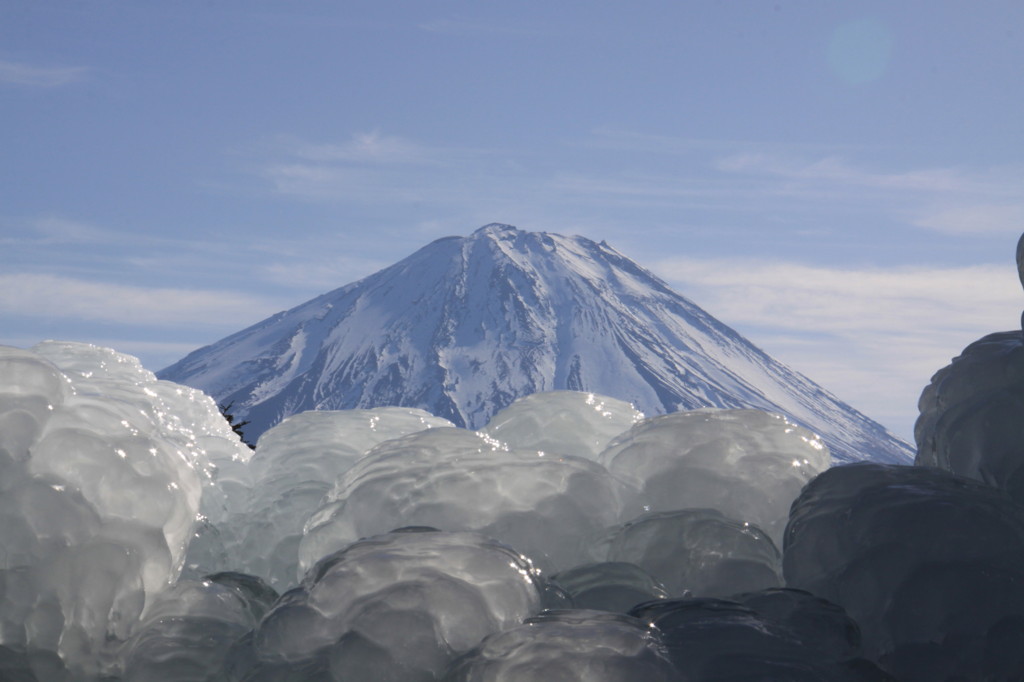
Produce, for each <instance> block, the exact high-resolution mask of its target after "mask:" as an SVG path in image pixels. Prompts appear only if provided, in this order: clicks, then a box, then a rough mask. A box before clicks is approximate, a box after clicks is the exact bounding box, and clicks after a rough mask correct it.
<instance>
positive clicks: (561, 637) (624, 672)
mask: <svg viewBox="0 0 1024 682" xmlns="http://www.w3.org/2000/svg"><path fill="white" fill-rule="evenodd" d="M442 679H443V680H444V682H550V680H558V681H559V682H577V681H578V682H635V681H637V680H644V682H677V681H678V680H679V679H680V678H679V676H678V674H677V673H676V671H675V669H674V668H673V666H672V664H671V663H670V662H669V660H668V656H667V653H666V651H665V647H664V645H663V644H662V643H661V641H660V638H659V636H658V632H657V630H652V629H651V628H648V627H647V626H646V625H645V624H644V623H643V622H642V621H640V620H637V619H636V618H631V617H629V616H626V615H624V614H618V613H608V612H604V611H587V610H566V611H545V612H544V613H543V614H541V615H539V616H536V617H534V618H530V619H528V620H527V621H526V623H525V624H523V625H521V626H519V627H517V628H513V629H511V630H506V631H505V632H500V633H498V634H494V635H491V636H489V637H488V638H487V639H485V640H484V641H483V642H482V643H481V644H480V645H479V646H478V647H477V648H476V649H474V650H473V651H471V652H470V653H468V654H466V655H465V656H463V657H462V658H460V659H459V660H458V661H456V662H455V663H454V664H453V665H452V667H451V669H450V670H449V671H448V673H447V674H446V675H445V676H444V677H443V678H442Z"/></svg>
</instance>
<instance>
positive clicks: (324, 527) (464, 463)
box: [299, 428, 623, 571]
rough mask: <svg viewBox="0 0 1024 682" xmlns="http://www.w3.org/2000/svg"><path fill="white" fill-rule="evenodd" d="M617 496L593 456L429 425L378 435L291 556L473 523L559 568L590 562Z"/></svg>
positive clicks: (308, 557) (309, 560)
mask: <svg viewBox="0 0 1024 682" xmlns="http://www.w3.org/2000/svg"><path fill="white" fill-rule="evenodd" d="M622 496H623V493H622V483H621V482H620V481H618V480H617V479H616V478H614V477H613V476H612V475H611V474H609V473H608V471H607V470H606V469H605V468H604V467H602V466H601V465H600V464H598V463H596V462H592V461H590V460H586V459H583V458H580V457H571V456H547V455H546V454H545V453H539V452H533V451H526V450H510V449H507V448H506V447H505V446H503V445H502V444H501V443H498V442H497V441H493V440H489V439H487V438H486V437H484V436H481V435H479V434H477V433H475V432H472V431H466V430H464V429H454V428H449V429H430V430H429V431H421V432H419V433H416V434H412V435H409V436H405V437H404V438H398V439H395V440H391V441H387V442H385V443H382V444H381V445H379V446H377V447H376V448H374V449H373V450H371V451H370V452H369V453H367V455H366V456H365V457H364V458H363V459H361V460H360V461H359V462H358V463H357V464H356V465H355V466H354V467H352V468H351V469H350V470H349V471H348V473H346V474H345V475H344V476H343V477H342V479H341V480H340V481H339V482H338V484H337V485H336V486H335V488H334V490H333V491H331V494H330V496H329V497H328V500H327V502H326V504H325V505H324V506H323V507H321V508H320V510H319V511H317V512H316V514H315V515H314V516H313V517H312V518H311V519H310V521H309V523H308V524H307V526H306V535H305V537H304V538H303V539H302V543H301V545H300V550H299V556H300V561H301V565H302V566H303V567H304V568H305V567H308V566H311V565H312V564H313V562H315V561H316V560H318V559H319V558H320V557H322V556H324V555H326V554H329V553H330V552H333V551H336V550H337V549H339V548H341V547H344V546H345V545H347V544H348V543H350V542H353V541H355V540H357V539H359V538H361V537H366V536H368V535H374V534H377V533H382V532H387V531H388V530H391V529H392V528H398V527H401V526H409V525H420V526H432V527H435V528H440V529H442V530H449V531H460V530H473V531H478V532H480V533H483V534H484V535H487V536H490V537H494V538H497V539H498V540H500V541H502V542H505V543H508V544H509V545H512V546H513V547H515V548H516V549H518V550H519V551H521V552H523V553H524V554H526V555H527V556H529V557H530V558H531V559H533V561H534V562H535V563H536V564H537V565H538V566H539V567H541V568H543V569H544V570H545V571H554V570H560V569H563V568H568V567H570V566H574V565H576V564H580V563H586V562H588V561H592V560H593V559H592V558H591V555H590V553H589V552H590V549H591V546H592V545H593V543H594V540H595V539H596V538H597V537H598V536H599V535H601V534H602V533H603V532H604V529H605V528H606V527H608V526H611V525H614V524H615V523H618V521H619V512H620V508H621V498H622Z"/></svg>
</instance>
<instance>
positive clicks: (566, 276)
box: [158, 224, 913, 463]
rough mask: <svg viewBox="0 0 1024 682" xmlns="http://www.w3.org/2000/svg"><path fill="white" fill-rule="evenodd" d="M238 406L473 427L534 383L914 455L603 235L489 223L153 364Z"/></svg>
mask: <svg viewBox="0 0 1024 682" xmlns="http://www.w3.org/2000/svg"><path fill="white" fill-rule="evenodd" d="M158 376H160V377H161V378H164V379H170V380H172V381H176V382H179V383H183V384H186V385H189V386H194V387H196V388H200V389H202V390H204V391H206V392H207V393H209V394H211V395H213V396H214V397H215V398H216V399H217V400H218V401H220V402H222V403H233V412H234V413H235V415H236V416H237V417H238V418H244V419H248V420H250V422H251V424H250V426H249V427H248V429H247V435H248V436H249V437H250V438H254V437H255V436H257V435H258V434H259V433H262V432H263V431H264V430H266V429H267V428H269V427H270V426H272V425H274V424H275V423H277V422H278V421H280V420H281V419H282V418H284V417H285V416H288V415H290V414H294V413H296V412H300V411H303V410H312V409H348V408H356V407H375V406H382V405H402V406H410V407H422V408H424V409H427V410H429V411H431V412H433V413H434V414H436V415H438V416H441V417H446V418H448V419H450V420H452V421H453V422H455V423H456V424H460V425H466V426H468V427H470V428H478V427H480V426H482V425H483V424H484V423H486V421H487V420H488V418H489V417H490V416H491V415H493V414H494V413H495V412H496V411H497V410H499V409H501V408H502V407H504V406H506V405H508V404H509V403H510V402H512V401H513V400H514V399H515V398H518V397H520V396H523V395H527V394H530V393H535V392H537V391H549V390H556V389H570V390H581V391H594V392H596V393H601V394H604V395H609V396H612V397H615V398H620V399H622V400H628V401H631V402H633V403H634V404H635V405H636V406H637V408H638V409H640V410H641V411H643V412H644V413H645V414H648V415H654V414H661V413H664V412H672V411H676V410H679V409H691V408H696V407H706V406H714V407H756V408H760V409H765V410H772V411H778V412H783V413H785V414H787V415H789V416H790V417H792V418H793V419H794V420H796V421H797V422H800V423H801V424H803V425H805V426H807V427H809V428H811V429H812V430H814V431H816V432H818V433H820V434H821V435H822V437H823V438H824V439H825V440H826V442H827V443H828V444H829V446H830V447H831V448H832V449H833V453H834V455H835V456H836V457H837V458H838V459H840V460H844V461H850V460H857V459H865V458H870V459H875V460H879V461H893V462H904V463H905V462H907V461H908V460H909V459H910V458H912V456H913V455H912V452H911V450H910V448H909V446H908V445H907V444H906V443H903V442H902V441H900V440H899V439H897V438H896V437H894V436H893V435H892V434H890V433H889V432H887V431H886V430H885V429H884V428H883V427H882V426H881V425H879V424H877V423H875V422H873V421H871V420H870V419H868V418H867V417H865V416H864V415H862V414H860V413H859V412H857V411H856V410H854V409H853V408H851V407H849V406H848V405H846V404H844V403H842V402H840V401H838V400H837V399H836V398H835V397H834V396H832V395H831V394H829V393H828V392H827V391H825V390H824V389H822V388H821V387H819V386H817V385H816V384H814V383H813V382H811V381H810V380H809V379H807V378H806V377H804V376H803V375H801V374H799V373H797V372H794V371H792V370H790V369H789V368H787V367H785V366H784V365H782V364H781V363H779V362H777V361H775V360H774V359H772V358H771V357H769V356H768V355H767V354H765V353H764V352H763V351H761V350H759V349H758V348H756V347H755V346H754V345H753V344H751V343H750V342H749V341H747V340H746V339H744V338H743V337H741V336H740V335H739V334H737V333H736V332H735V331H733V330H732V329H730V328H729V327H727V326H725V325H724V324H722V323H721V322H719V321H717V320H716V319H715V318H713V317H711V316H710V315H709V314H708V313H706V312H705V311H703V310H702V309H700V308H699V307H697V306H696V305H694V304H693V303H692V302H690V301H689V300H687V299H686V298H684V297H682V296H680V295H679V294H677V293H675V292H673V291H672V290H671V289H670V288H669V287H668V286H667V285H666V284H665V283H664V282H662V281H661V280H659V279H658V278H656V277H654V276H653V275H652V274H651V273H649V272H647V271H646V270H644V269H643V268H641V267H639V266H638V265H637V264H635V263H634V262H633V261H631V260H629V259H628V258H626V257H625V256H622V255H621V254H619V253H618V252H617V251H615V250H614V249H612V248H611V247H609V246H608V245H606V244H604V243H601V244H597V243H595V242H593V241H590V240H588V239H585V238H583V237H565V236H561V235H556V234H548V233H531V232H524V231H521V230H517V229H515V228H513V227H510V226H507V225H497V224H493V225H487V226H485V227H483V228H480V229H479V230H477V231H476V232H474V233H473V234H472V235H470V236H469V237H465V238H462V237H448V238H444V239H439V240H437V241H435V242H433V243H431V244H429V245H427V246H425V247H424V248H422V249H420V250H419V251H417V252H416V253H414V254H412V255H411V256H409V257H408V258H406V259H404V260H402V261H400V262H398V263H396V264H394V265H392V266H391V267H388V268H385V269H384V270H381V271H380V272H377V273H376V274H373V275H371V276H369V277H367V278H365V279H363V280H360V281H358V282H355V283H353V284H349V285H348V286H345V287H342V288H340V289H337V290H335V291H332V292H329V293H327V294H324V295H322V296H319V297H317V298H314V299H313V300H311V301H308V302H307V303H304V304H302V305H300V306H298V307H296V308H293V309H291V310H288V311H286V312H282V313H278V314H277V315H274V316H273V317H271V318H268V319H267V320H264V321H263V322H260V323H258V324H256V325H253V326H252V327H250V328H248V329H245V330H243V331H240V332H238V333H236V334H233V335H231V336H229V337H227V338H225V339H223V340H221V341H219V342H217V343H215V344H213V345H211V346H207V347H205V348H201V349H199V350H197V351H195V352H193V353H191V354H190V355H188V356H187V357H185V358H184V359H182V360H180V361H179V362H177V363H175V364H174V365H171V366H170V367H168V368H166V369H164V370H162V371H161V372H159V373H158Z"/></svg>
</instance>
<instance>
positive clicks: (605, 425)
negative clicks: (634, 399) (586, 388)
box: [481, 391, 644, 460]
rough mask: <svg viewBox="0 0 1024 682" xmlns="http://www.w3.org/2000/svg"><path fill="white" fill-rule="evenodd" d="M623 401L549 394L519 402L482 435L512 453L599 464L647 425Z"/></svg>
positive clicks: (590, 395)
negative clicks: (619, 441) (614, 445)
mask: <svg viewBox="0 0 1024 682" xmlns="http://www.w3.org/2000/svg"><path fill="white" fill-rule="evenodd" d="M643 417H644V415H643V413H642V412H638V411H637V410H636V408H634V407H633V406H632V405H630V404H629V403H627V402H624V401H622V400H616V399H615V398H609V397H607V396H602V395H597V394H595V393H583V392H578V391H547V392H544V393H534V394H533V395H528V396H525V397H523V398H519V399H518V400H516V401H515V402H513V403H512V404H511V405H509V406H508V407H506V408H505V409H503V410H501V411H500V412H498V413H497V414H495V415H494V416H493V417H491V420H490V422H488V423H487V426H485V427H484V428H483V429H481V432H483V433H485V434H486V435H488V436H490V437H491V438H494V439H496V440H500V441H501V442H503V443H505V444H506V445H508V446H509V447H510V448H516V449H520V450H539V451H541V452H546V453H551V454H558V455H574V456H576V457H585V458H587V459H592V460H597V457H598V455H599V454H600V453H601V451H602V450H604V449H605V447H606V446H607V445H608V443H609V442H610V441H611V440H612V439H613V438H615V436H618V435H619V434H620V433H622V432H623V431H625V430H626V429H628V428H630V427H631V426H633V425H634V424H636V423H637V422H638V421H640V420H641V419H643Z"/></svg>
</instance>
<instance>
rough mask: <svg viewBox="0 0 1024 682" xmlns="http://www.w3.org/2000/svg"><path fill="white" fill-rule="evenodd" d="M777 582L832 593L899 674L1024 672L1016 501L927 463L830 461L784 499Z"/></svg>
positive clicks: (1022, 544)
mask: <svg viewBox="0 0 1024 682" xmlns="http://www.w3.org/2000/svg"><path fill="white" fill-rule="evenodd" d="M783 567H784V575H785V578H786V584H787V585H789V586H790V587H796V588H800V589H804V590H807V591H809V592H812V593H813V594H815V595H817V596H819V597H822V598H824V599H828V600H829V601H832V602H835V603H837V604H839V605H840V606H842V607H844V608H845V609H846V611H847V612H848V613H849V614H850V615H851V616H852V617H853V618H854V619H855V620H856V621H857V623H858V624H859V625H860V627H861V629H862V633H863V637H864V649H865V652H866V654H867V655H868V656H869V657H871V658H872V659H873V660H879V662H880V663H881V665H882V666H883V667H885V668H886V669H888V670H889V671H890V672H892V673H893V674H894V675H896V676H897V677H899V678H900V679H903V680H931V679H945V678H947V677H950V676H956V675H961V676H963V678H964V679H974V678H977V676H978V675H979V674H980V673H979V671H985V672H986V674H987V675H988V677H987V678H986V679H1021V678H1022V677H1024V660H1022V659H1021V656H1020V644H1019V642H1020V641H1022V639H1021V638H1022V637H1024V617H1022V614H1024V507H1021V506H1019V505H1017V504H1015V503H1014V502H1013V501H1011V500H1010V499H1009V498H1007V497H1006V496H1005V495H1004V494H1003V493H1001V492H1000V491H998V490H996V489H995V488H991V487H989V486H986V485H984V484H981V483H978V482H976V481H973V480H970V479H966V478H961V477H957V476H954V475H952V474H950V473H948V472H945V471H942V470H939V469H933V468H926V467H897V466H883V465H878V464H860V465H848V466H842V467H836V468H833V469H830V470H829V471H826V472H825V473H823V474H821V475H820V476H818V477H817V478H816V479H815V480H814V481H813V482H811V483H810V484H809V485H808V486H807V487H806V488H805V489H804V491H803V493H802V494H801V495H800V497H799V498H798V499H797V501H796V502H795V503H794V505H793V514H792V517H791V519H790V523H789V527H788V528H787V530H786V544H785V551H784V558H783Z"/></svg>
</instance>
